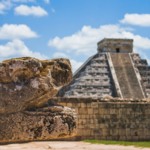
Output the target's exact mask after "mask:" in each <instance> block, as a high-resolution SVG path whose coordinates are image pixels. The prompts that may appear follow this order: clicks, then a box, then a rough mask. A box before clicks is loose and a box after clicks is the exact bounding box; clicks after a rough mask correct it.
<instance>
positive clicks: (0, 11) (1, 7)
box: [0, 3, 6, 14]
mask: <svg viewBox="0 0 150 150" xmlns="http://www.w3.org/2000/svg"><path fill="white" fill-rule="evenodd" d="M5 9H6V6H5V5H4V4H3V3H0V14H3V13H4V11H5Z"/></svg>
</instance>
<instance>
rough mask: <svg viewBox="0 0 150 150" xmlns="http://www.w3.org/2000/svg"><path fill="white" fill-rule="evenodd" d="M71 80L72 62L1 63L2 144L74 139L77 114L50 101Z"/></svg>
mask: <svg viewBox="0 0 150 150" xmlns="http://www.w3.org/2000/svg"><path fill="white" fill-rule="evenodd" d="M71 79H72V72H71V65H70V61H69V60H68V59H53V60H39V59H35V58H30V57H24V58H14V59H10V60H5V61H3V62H2V63H0V143H11V142H25V141H35V140H50V139H59V138H66V137H70V136H74V135H75V133H76V113H75V111H74V110H72V109H71V108H68V107H64V106H61V105H58V104H56V103H55V102H52V101H51V100H50V99H51V98H52V97H54V96H55V95H56V93H57V92H58V90H59V89H60V88H61V87H62V86H64V85H66V84H68V83H69V82H70V81H71Z"/></svg>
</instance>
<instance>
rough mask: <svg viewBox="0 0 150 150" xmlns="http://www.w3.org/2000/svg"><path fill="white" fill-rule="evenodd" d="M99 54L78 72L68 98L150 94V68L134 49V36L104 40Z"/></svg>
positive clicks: (64, 90) (66, 92) (65, 91)
mask: <svg viewBox="0 0 150 150" xmlns="http://www.w3.org/2000/svg"><path fill="white" fill-rule="evenodd" d="M97 50H98V52H97V54H95V55H93V56H91V57H90V58H89V59H88V60H87V61H86V62H85V63H84V64H83V65H82V66H81V67H80V68H79V69H78V70H77V71H76V72H75V74H74V77H73V80H72V82H71V83H70V85H69V86H66V87H64V88H62V90H61V91H60V92H59V95H61V96H64V97H98V98H100V97H120V98H139V99H143V98H149V97H150V77H149V75H150V67H149V66H148V63H147V61H146V60H145V59H141V58H140V56H139V54H136V53H134V52H133V40H132V39H103V40H102V41H100V42H99V43H98V49H97Z"/></svg>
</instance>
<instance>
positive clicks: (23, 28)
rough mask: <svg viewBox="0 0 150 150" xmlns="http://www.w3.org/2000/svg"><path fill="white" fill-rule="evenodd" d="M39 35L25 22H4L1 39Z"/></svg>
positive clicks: (0, 31)
mask: <svg viewBox="0 0 150 150" xmlns="http://www.w3.org/2000/svg"><path fill="white" fill-rule="evenodd" d="M35 37H38V35H37V34H36V33H35V32H34V31H32V30H31V29H30V28H29V27H28V26H27V25H25V24H19V25H17V24H4V25H3V26H1V27H0V39H15V38H19V39H25V38H35Z"/></svg>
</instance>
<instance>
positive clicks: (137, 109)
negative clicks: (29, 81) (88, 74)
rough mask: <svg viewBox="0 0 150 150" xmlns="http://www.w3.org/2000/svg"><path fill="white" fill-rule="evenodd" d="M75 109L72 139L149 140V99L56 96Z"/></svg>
mask: <svg viewBox="0 0 150 150" xmlns="http://www.w3.org/2000/svg"><path fill="white" fill-rule="evenodd" d="M55 101H56V102H58V103H59V104H61V105H64V106H68V107H71V108H74V109H75V110H76V112H77V113H78V123H77V124H78V126H77V129H78V132H77V135H76V137H75V138H74V139H76V140H82V139H101V140H131V141H137V140H150V101H149V100H142V101H141V100H129V99H124V100H121V99H111V100H108V99H103V100H102V99H92V98H82V99H80V98H56V99H55Z"/></svg>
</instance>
